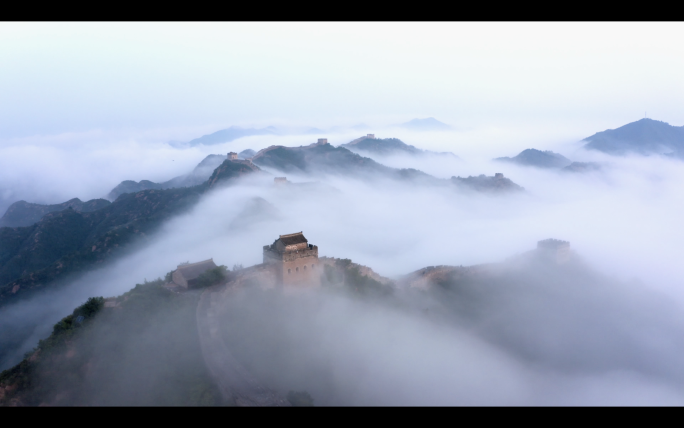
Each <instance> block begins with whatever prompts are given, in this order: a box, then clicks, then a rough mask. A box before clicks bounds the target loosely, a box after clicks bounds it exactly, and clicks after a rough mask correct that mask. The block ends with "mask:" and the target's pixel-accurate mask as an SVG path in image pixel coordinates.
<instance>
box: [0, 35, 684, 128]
mask: <svg viewBox="0 0 684 428" xmlns="http://www.w3.org/2000/svg"><path fill="white" fill-rule="evenodd" d="M683 38H684V25H683V24H681V23H2V24H0V64H2V66H0V140H2V139H8V138H15V137H27V136H35V135H46V134H60V133H65V132H84V131H92V130H105V131H109V130H113V129H116V130H122V129H123V130H133V131H136V132H139V131H140V130H150V129H164V130H167V131H168V130H179V131H178V132H180V133H181V134H182V135H185V134H184V133H182V132H181V131H180V130H186V131H185V132H187V133H188V135H190V134H193V132H191V131H188V130H199V131H213V130H216V129H219V128H221V127H226V126H229V125H234V124H238V125H271V124H273V125H278V124H280V123H290V124H291V123H297V124H302V125H307V126H332V125H353V124H355V123H358V122H366V123H369V124H371V125H373V126H375V125H385V124H390V123H396V122H399V121H405V120H409V119H412V118H414V117H427V116H434V117H437V118H438V119H440V120H442V121H444V122H447V123H449V124H452V125H454V126H456V127H460V128H462V129H468V128H471V127H477V126H480V125H481V124H483V123H486V124H492V123H499V124H506V123H509V124H510V123H517V122H520V121H524V122H535V123H545V122H547V123H560V122H562V123H566V124H567V123H569V124H571V125H572V126H577V127H579V128H582V130H583V132H584V130H585V129H586V130H587V131H589V130H592V131H593V132H595V131H599V130H603V129H606V128H615V127H618V126H621V125H623V124H625V123H627V122H631V121H633V120H636V119H639V118H641V117H643V116H644V112H645V111H648V115H649V117H652V118H655V119H660V120H664V121H667V122H669V123H671V124H673V125H682V124H684V121H683V120H682V116H683V114H684V107H683V106H682V104H681V102H680V100H681V99H682V98H683V96H684V81H683V80H682V79H681V76H682V75H684V46H682V44H681V40H682V39H683ZM199 131H197V132H199ZM593 132H590V134H591V133H593ZM195 133H196V132H195ZM171 134H173V132H171ZM590 134H589V135H590ZM193 135H194V134H193Z"/></svg>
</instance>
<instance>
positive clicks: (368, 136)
mask: <svg viewBox="0 0 684 428" xmlns="http://www.w3.org/2000/svg"><path fill="white" fill-rule="evenodd" d="M366 138H368V139H370V140H375V134H368V135H367V136H366Z"/></svg>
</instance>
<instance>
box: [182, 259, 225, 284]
mask: <svg viewBox="0 0 684 428" xmlns="http://www.w3.org/2000/svg"><path fill="white" fill-rule="evenodd" d="M215 267H217V266H216V264H215V263H214V259H209V260H204V261H201V262H197V263H190V264H187V265H179V266H178V271H179V272H180V273H181V274H182V275H183V278H185V279H186V280H190V279H195V278H197V277H198V276H200V275H202V274H203V273H204V272H206V271H208V270H209V269H214V268H215Z"/></svg>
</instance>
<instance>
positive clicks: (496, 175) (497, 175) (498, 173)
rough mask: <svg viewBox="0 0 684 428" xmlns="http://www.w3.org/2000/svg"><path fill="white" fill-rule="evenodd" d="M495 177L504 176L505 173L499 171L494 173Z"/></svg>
mask: <svg viewBox="0 0 684 428" xmlns="http://www.w3.org/2000/svg"><path fill="white" fill-rule="evenodd" d="M494 178H503V174H502V173H500V172H497V173H496V174H494Z"/></svg>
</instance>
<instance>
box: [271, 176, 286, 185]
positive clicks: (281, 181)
mask: <svg viewBox="0 0 684 428" xmlns="http://www.w3.org/2000/svg"><path fill="white" fill-rule="evenodd" d="M273 183H275V184H287V177H274V178H273Z"/></svg>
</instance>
